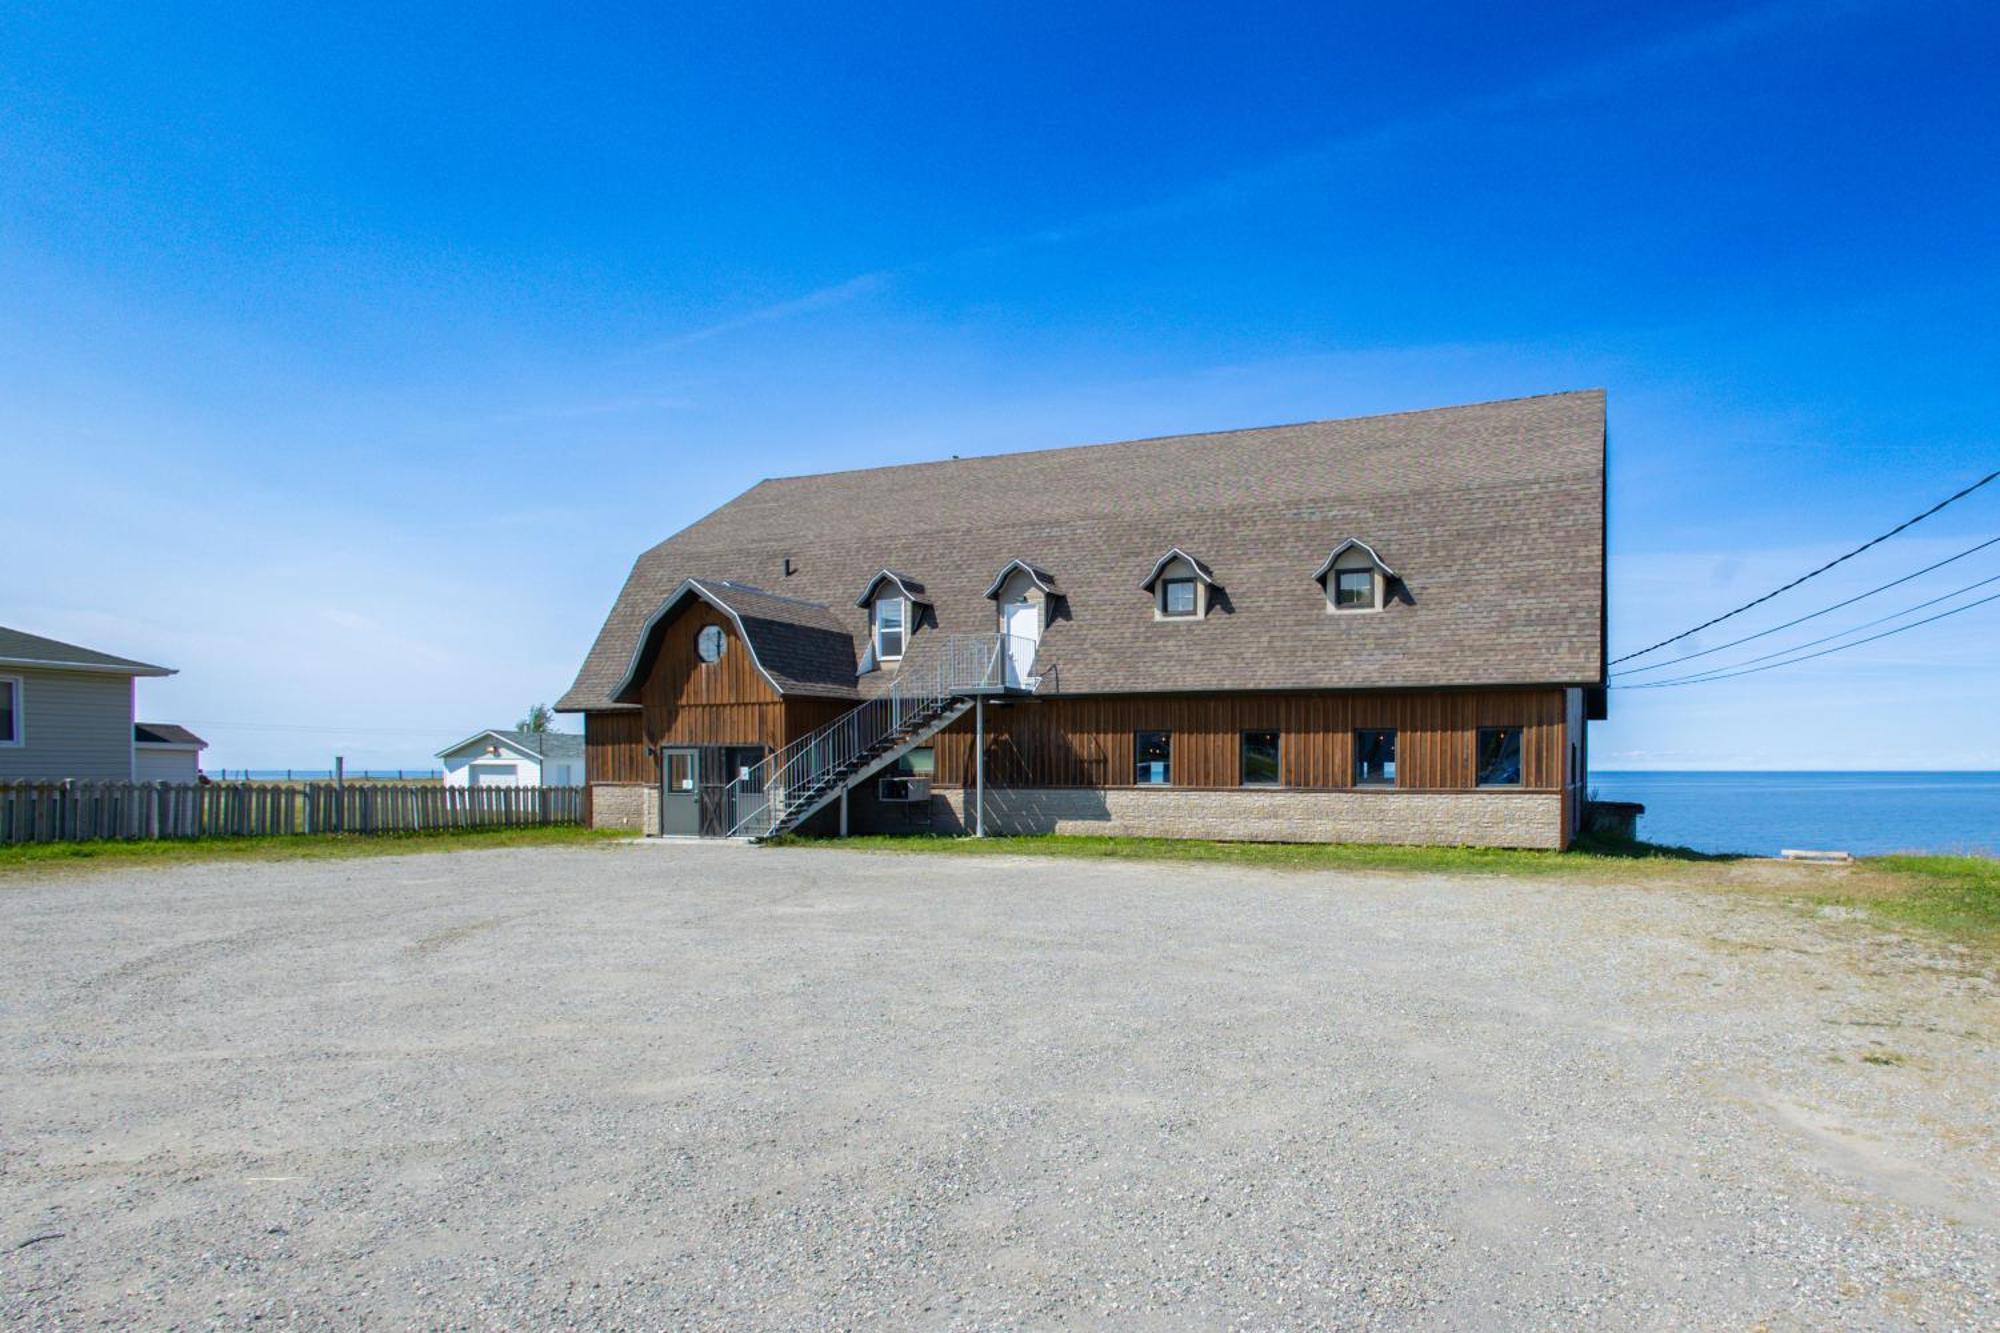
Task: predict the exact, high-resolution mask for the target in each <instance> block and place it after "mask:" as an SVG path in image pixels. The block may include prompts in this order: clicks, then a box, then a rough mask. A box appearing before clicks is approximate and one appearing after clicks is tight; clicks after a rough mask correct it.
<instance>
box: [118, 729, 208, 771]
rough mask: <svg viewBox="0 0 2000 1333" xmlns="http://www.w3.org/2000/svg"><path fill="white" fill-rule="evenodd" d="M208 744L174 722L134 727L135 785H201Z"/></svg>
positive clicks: (133, 765)
mask: <svg viewBox="0 0 2000 1333" xmlns="http://www.w3.org/2000/svg"><path fill="white" fill-rule="evenodd" d="M207 748H208V742H207V741H205V740H203V739H202V738H201V737H199V736H197V735H195V734H194V733H193V732H192V731H189V730H188V729H187V728H186V727H177V726H175V725H174V724H173V723H171V722H134V723H133V724H132V780H133V781H134V782H198V781H200V779H201V752H202V751H203V750H206V749H207Z"/></svg>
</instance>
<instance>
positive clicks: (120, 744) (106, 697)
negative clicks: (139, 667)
mask: <svg viewBox="0 0 2000 1333" xmlns="http://www.w3.org/2000/svg"><path fill="white" fill-rule="evenodd" d="M0 676H7V677H11V678H13V679H16V680H19V681H20V682H21V699H20V704H19V707H20V715H19V730H20V735H21V741H22V743H21V744H19V745H0V782H5V781H12V780H18V779H38V780H43V781H59V780H61V779H64V778H75V779H77V780H79V781H95V782H130V781H131V780H132V678H131V677H130V676H123V675H104V674H98V673H95V672H86V671H41V670H37V669H35V668H32V667H0Z"/></svg>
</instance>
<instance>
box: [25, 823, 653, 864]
mask: <svg viewBox="0 0 2000 1333" xmlns="http://www.w3.org/2000/svg"><path fill="white" fill-rule="evenodd" d="M630 836H631V835H630V834H629V833H621V832H618V831H616V830H605V829H585V828H578V827H576V826H575V825H572V824H556V825H549V826H541V825H534V826H527V827H520V828H473V829H452V830H449V831H446V832H439V833H306V834H295V835H291V836H279V837H268V838H172V839H168V838H163V839H159V840H157V841H151V842H144V841H133V842H116V841H103V842H43V843H22V844H16V845H12V846H6V847H0V876H5V875H8V874H11V873H14V872H25V871H45V870H51V869H57V868H60V867H71V866H74V867H79V868H80V867H84V866H101V867H104V868H106V869H110V868H114V867H117V866H139V865H172V864H179V863H184V862H195V861H311V860H324V859H328V858H332V857H351V856H411V855H414V854H416V853H419V852H470V851H483V850H485V849H487V848H490V847H563V846H577V845H579V844H581V845H586V846H587V845H591V844H601V843H604V842H607V841H615V840H616V839H619V838H625V837H630Z"/></svg>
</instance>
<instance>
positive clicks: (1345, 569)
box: [1313, 537, 1396, 615]
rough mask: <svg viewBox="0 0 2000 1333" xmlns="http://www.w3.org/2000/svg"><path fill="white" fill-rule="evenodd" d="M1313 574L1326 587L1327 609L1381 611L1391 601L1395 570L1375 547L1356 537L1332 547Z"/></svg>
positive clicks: (1347, 612) (1336, 610)
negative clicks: (1378, 553)
mask: <svg viewBox="0 0 2000 1333" xmlns="http://www.w3.org/2000/svg"><path fill="white" fill-rule="evenodd" d="M1313 577H1314V578H1315V579H1317V580H1318V581H1319V582H1320V583H1321V584H1322V585H1324V587H1325V588H1326V609H1327V610H1329V611H1333V612H1339V613H1343V614H1350V615H1351V614H1354V613H1357V612H1362V611H1380V610H1381V609H1382V608H1383V607H1384V606H1387V605H1388V603H1389V585H1390V584H1391V583H1394V582H1395V581H1396V571H1395V570H1393V569H1391V568H1389V566H1388V564H1387V563H1386V562H1384V561H1383V559H1382V557H1381V556H1380V555H1377V554H1376V552H1375V548H1374V547H1372V546H1370V545H1369V544H1368V543H1367V542H1364V541H1362V540H1360V539H1359V538H1356V537H1349V538H1348V539H1347V540H1346V541H1344V542H1342V543H1341V544H1340V545H1338V546H1336V547H1334V548H1333V554H1331V555H1329V556H1328V557H1327V558H1326V563H1325V564H1323V565H1321V566H1320V567H1319V572H1318V573H1317V574H1314V575H1313Z"/></svg>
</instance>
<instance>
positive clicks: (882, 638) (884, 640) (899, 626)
mask: <svg viewBox="0 0 2000 1333" xmlns="http://www.w3.org/2000/svg"><path fill="white" fill-rule="evenodd" d="M903 605H904V603H903V599H902V598H900V597H884V598H883V599H882V600H880V601H879V602H877V603H875V657H876V659H877V660H878V661H883V662H893V661H895V660H896V659H897V658H899V657H901V656H902V655H903Z"/></svg>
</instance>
